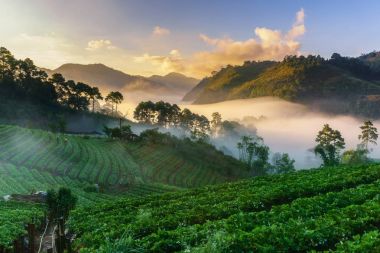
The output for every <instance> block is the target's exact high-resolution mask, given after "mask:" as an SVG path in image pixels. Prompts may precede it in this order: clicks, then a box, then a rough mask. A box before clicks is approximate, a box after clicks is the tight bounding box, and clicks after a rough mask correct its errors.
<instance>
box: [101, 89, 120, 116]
mask: <svg viewBox="0 0 380 253" xmlns="http://www.w3.org/2000/svg"><path fill="white" fill-rule="evenodd" d="M105 100H106V102H110V103H111V104H112V114H113V105H114V104H115V105H116V108H115V111H116V113H117V105H118V104H120V103H121V102H123V100H124V97H123V95H122V94H121V93H120V92H118V91H111V92H110V93H109V94H108V95H107V97H106V99H105Z"/></svg>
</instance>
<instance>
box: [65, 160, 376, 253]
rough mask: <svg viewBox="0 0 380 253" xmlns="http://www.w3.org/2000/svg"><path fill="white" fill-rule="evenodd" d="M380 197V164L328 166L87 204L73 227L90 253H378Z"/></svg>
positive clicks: (74, 218) (80, 244) (76, 215)
mask: <svg viewBox="0 0 380 253" xmlns="http://www.w3.org/2000/svg"><path fill="white" fill-rule="evenodd" d="M379 196H380V166H379V165H371V166H368V167H353V168H349V167H346V168H343V167H338V168H322V169H314V170H308V171H300V172H296V173H291V174H285V175H276V176H266V177H257V178H254V179H250V180H243V181H240V182H235V183H227V184H220V185H217V186H208V187H204V188H200V189H196V190H191V191H181V192H176V193H169V194H164V195H160V196H150V197H146V198H142V199H138V200H137V199H121V200H117V201H114V202H112V203H107V204H99V205H94V206H91V207H85V208H80V209H77V210H75V211H74V212H73V214H72V216H71V219H70V220H69V227H70V229H71V231H72V232H75V233H76V235H77V239H76V241H75V242H74V243H75V245H76V247H77V248H82V250H84V251H83V252H95V250H96V249H99V251H96V252H166V253H168V252H309V251H326V252H327V251H329V252H378V250H379V249H380V234H379V228H380V226H379V224H380V201H379ZM83 248H84V249H83ZM354 249H355V250H354Z"/></svg>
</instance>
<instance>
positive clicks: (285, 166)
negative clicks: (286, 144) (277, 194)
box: [271, 153, 296, 174]
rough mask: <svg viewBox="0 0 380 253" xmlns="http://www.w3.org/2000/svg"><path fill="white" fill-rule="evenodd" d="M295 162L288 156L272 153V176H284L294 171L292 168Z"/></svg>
mask: <svg viewBox="0 0 380 253" xmlns="http://www.w3.org/2000/svg"><path fill="white" fill-rule="evenodd" d="M294 163H295V160H294V159H291V158H290V157H289V154H286V153H283V154H280V153H274V155H273V157H272V164H271V170H272V172H273V173H274V174H285V173H290V172H294V171H296V170H295V168H294Z"/></svg>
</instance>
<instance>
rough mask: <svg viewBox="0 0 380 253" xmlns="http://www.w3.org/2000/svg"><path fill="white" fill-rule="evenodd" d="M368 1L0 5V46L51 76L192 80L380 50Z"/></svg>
mask: <svg viewBox="0 0 380 253" xmlns="http://www.w3.org/2000/svg"><path fill="white" fill-rule="evenodd" d="M379 16H380V1H377V0H365V1H355V0H346V1H343V0H335V1H331V0H319V1H308V0H304V1H302V0H281V1H280V0H278V1H272V0H262V1H255V0H237V1H227V0H208V1H204V0H202V1H201V0H191V1H190V0H183V1H178V0H144V1H142V0H65V1H63V0H60V1H58V0H33V1H30V0H0V46H4V47H6V48H8V49H9V50H11V52H12V53H13V54H14V55H15V56H16V57H17V58H26V57H29V58H31V59H32V60H33V61H34V62H35V64H36V65H38V66H40V67H46V68H50V69H55V68H57V67H59V66H60V65H62V64H64V63H82V64H89V63H103V64H106V65H108V66H110V67H113V68H115V69H118V70H122V71H124V72H126V73H129V74H139V75H144V76H150V75H153V74H160V75H163V74H167V73H169V72H173V71H175V72H180V73H183V74H186V75H189V76H193V77H197V78H202V77H204V76H207V75H210V73H211V72H212V71H214V70H218V69H220V68H221V67H223V66H225V65H227V64H232V65H236V64H242V63H243V62H244V61H246V60H281V59H282V58H283V57H284V56H285V55H290V54H292V55H300V54H320V55H322V56H323V57H330V56H331V54H332V53H333V52H339V53H340V54H342V55H347V56H359V55H360V54H362V53H367V52H370V51H373V50H380V22H378V17H379Z"/></svg>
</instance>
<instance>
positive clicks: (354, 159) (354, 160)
mask: <svg viewBox="0 0 380 253" xmlns="http://www.w3.org/2000/svg"><path fill="white" fill-rule="evenodd" d="M367 154H368V151H367V150H366V149H362V148H358V149H356V150H353V149H350V150H347V151H345V152H343V155H342V164H345V165H351V166H352V165H362V164H368V163H370V162H371V160H370V159H369V158H368V157H367Z"/></svg>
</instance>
